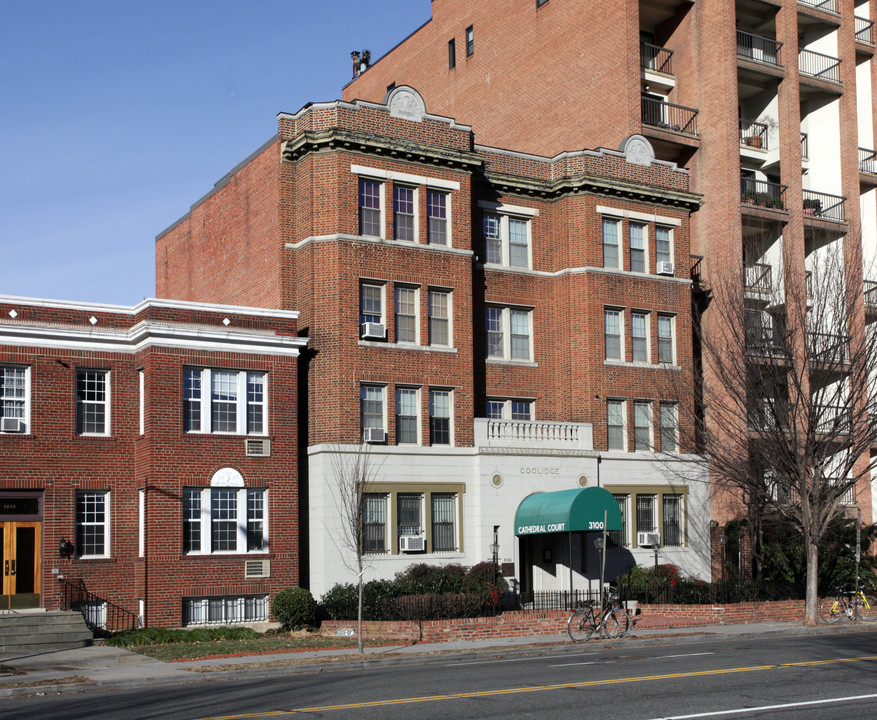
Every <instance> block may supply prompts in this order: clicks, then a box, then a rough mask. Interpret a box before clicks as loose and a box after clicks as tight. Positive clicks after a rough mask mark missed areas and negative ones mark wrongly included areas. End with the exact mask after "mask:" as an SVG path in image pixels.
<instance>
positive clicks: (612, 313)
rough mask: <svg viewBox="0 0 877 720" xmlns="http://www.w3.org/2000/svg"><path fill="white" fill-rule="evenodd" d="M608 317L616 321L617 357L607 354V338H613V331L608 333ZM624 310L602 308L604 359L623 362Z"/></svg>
mask: <svg viewBox="0 0 877 720" xmlns="http://www.w3.org/2000/svg"><path fill="white" fill-rule="evenodd" d="M610 319H612V320H614V321H615V322H617V326H618V334H617V337H618V357H614V356H612V355H610V354H609V338H610V337H611V338H615V337H616V335H615V333H610V332H609V329H610ZM624 321H625V318H624V310H623V309H622V308H613V307H604V308H603V354H604V356H605V358H606V360H614V361H616V362H624V357H625V355H624Z"/></svg>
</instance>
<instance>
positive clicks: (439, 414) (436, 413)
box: [429, 390, 451, 445]
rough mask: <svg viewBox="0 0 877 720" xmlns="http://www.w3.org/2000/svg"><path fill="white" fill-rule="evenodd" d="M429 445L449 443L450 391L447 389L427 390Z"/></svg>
mask: <svg viewBox="0 0 877 720" xmlns="http://www.w3.org/2000/svg"><path fill="white" fill-rule="evenodd" d="M429 442H430V445H450V444H451V393H450V391H449V390H430V391H429Z"/></svg>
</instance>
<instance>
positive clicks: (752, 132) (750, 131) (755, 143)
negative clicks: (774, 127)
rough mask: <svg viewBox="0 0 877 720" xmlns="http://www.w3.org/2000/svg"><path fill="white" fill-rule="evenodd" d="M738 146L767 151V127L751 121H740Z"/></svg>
mask: <svg viewBox="0 0 877 720" xmlns="http://www.w3.org/2000/svg"><path fill="white" fill-rule="evenodd" d="M740 145H741V146H745V147H751V148H755V149H757V150H767V149H768V147H767V125H765V124H764V123H760V122H754V121H752V120H740Z"/></svg>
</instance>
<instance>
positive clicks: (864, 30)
mask: <svg viewBox="0 0 877 720" xmlns="http://www.w3.org/2000/svg"><path fill="white" fill-rule="evenodd" d="M854 19H855V21H856V40H857V41H858V42H863V43H867V44H868V45H873V44H874V35H873V33H872V31H871V28H873V27H874V21H873V20H871V19H870V18H863V17H859V16H858V15H855V16H854Z"/></svg>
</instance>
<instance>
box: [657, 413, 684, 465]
mask: <svg viewBox="0 0 877 720" xmlns="http://www.w3.org/2000/svg"><path fill="white" fill-rule="evenodd" d="M658 412H659V413H660V416H659V420H658V422H659V426H658V427H659V432H660V437H661V452H669V453H674V452H678V451H679V406H678V405H677V404H676V403H673V402H661V407H660V410H659V411H658ZM665 418H670V419H672V429H673V443H672V445H671V446H670V447H669V448H668V447H667V446H666V444H665V443H664V433H665V430H669V428H670V427H671V425H669V424H667V423H665V422H664V420H665Z"/></svg>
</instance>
